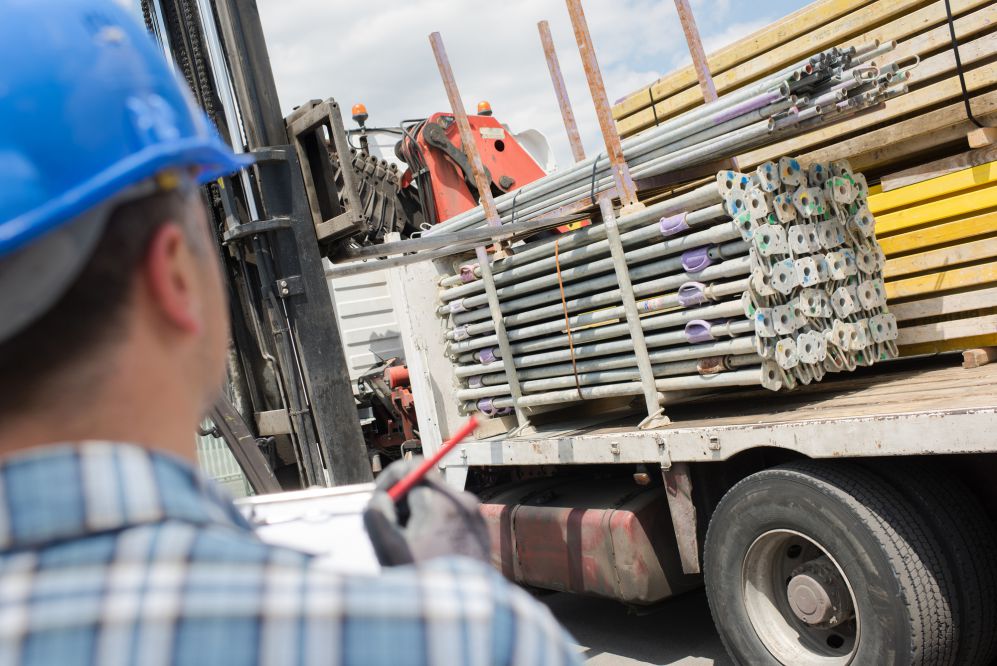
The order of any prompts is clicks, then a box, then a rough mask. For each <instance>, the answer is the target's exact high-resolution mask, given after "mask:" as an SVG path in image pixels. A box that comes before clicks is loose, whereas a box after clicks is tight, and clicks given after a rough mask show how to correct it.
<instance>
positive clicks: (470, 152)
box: [429, 32, 502, 227]
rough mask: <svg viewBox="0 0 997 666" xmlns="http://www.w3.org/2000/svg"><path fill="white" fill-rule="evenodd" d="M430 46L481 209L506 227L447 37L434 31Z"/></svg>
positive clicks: (493, 222) (487, 217)
mask: <svg viewBox="0 0 997 666" xmlns="http://www.w3.org/2000/svg"><path fill="white" fill-rule="evenodd" d="M429 43H430V44H431V45H432V47H433V55H434V56H436V65H437V66H438V67H439V69H440V77H441V78H442V79H443V87H444V88H445V89H446V91H447V99H448V100H450V108H451V109H452V110H453V114H454V118H456V120H457V129H458V130H459V131H460V142H461V145H462V147H463V149H464V153H465V154H466V155H467V158H468V161H469V162H470V166H471V173H472V174H473V175H474V182H475V184H476V185H477V187H478V195H479V196H480V197H481V207H482V208H483V209H484V211H485V220H486V221H487V222H488V224H490V225H491V226H493V227H497V226H499V225H501V224H502V221H501V220H500V219H499V214H498V210H496V208H495V200H494V199H493V198H492V192H491V180H490V179H489V178H488V176H487V175H486V174H485V165H484V163H482V161H481V155H480V154H479V153H478V147H477V144H476V143H475V142H474V137H473V136H472V134H471V124H470V123H469V122H468V120H467V113H466V112H465V111H464V102H463V101H462V100H461V98H460V90H458V89H457V81H456V79H454V75H453V70H452V69H451V68H450V60H449V58H447V51H446V48H445V47H444V46H443V38H442V37H441V36H440V33H438V32H434V33H433V34H431V35H430V36H429Z"/></svg>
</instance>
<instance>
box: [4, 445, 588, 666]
mask: <svg viewBox="0 0 997 666" xmlns="http://www.w3.org/2000/svg"><path fill="white" fill-rule="evenodd" d="M578 661H579V657H578V655H577V654H576V652H575V649H574V648H573V647H572V645H571V643H570V638H569V637H568V635H567V634H566V633H565V632H564V631H563V630H562V629H561V628H560V627H559V626H558V624H557V622H556V621H555V620H554V618H553V617H552V616H551V615H550V613H549V611H547V609H546V608H545V607H543V606H541V605H540V604H538V603H536V602H535V601H534V600H533V599H532V598H530V597H529V596H528V595H527V594H526V593H524V592H523V591H521V590H519V589H517V588H516V587H514V586H512V585H510V584H509V583H507V582H506V581H505V580H504V579H503V578H502V577H501V576H500V575H499V574H498V573H497V572H495V571H494V570H492V569H491V568H490V567H487V566H485V565H483V564H480V563H477V562H473V561H470V560H466V559H460V558H444V559H438V560H434V561H432V562H430V563H427V564H425V565H422V566H420V567H396V568H393V569H390V570H386V571H385V572H384V573H383V574H382V575H380V576H377V577H372V578H361V577H344V576H341V575H337V574H335V573H332V572H330V571H328V570H326V569H323V568H322V566H321V564H318V563H317V562H316V560H315V558H313V557H311V556H309V555H306V554H304V553H299V552H297V551H293V550H289V549H286V548H279V547H274V546H271V545H267V544H264V543H262V542H261V541H260V540H259V539H258V538H257V537H256V536H255V534H254V533H253V532H252V529H251V528H250V526H249V524H248V523H247V522H246V521H245V520H244V519H243V518H242V516H241V515H240V514H239V513H238V512H237V511H236V509H235V508H234V507H233V506H232V504H231V502H230V501H228V500H227V499H225V498H224V497H223V496H222V495H221V493H220V492H219V491H218V490H217V489H216V487H215V485H214V483H213V482H211V481H208V480H206V479H204V478H203V477H201V476H200V475H199V474H198V473H196V472H195V471H194V470H193V469H191V468H190V467H189V466H187V465H186V464H185V463H183V462H181V461H179V460H178V459H174V458H171V457H168V456H164V455H161V454H157V453H153V452H149V451H146V450H144V449H142V448H138V447H134V446H128V445H123V444H110V443H103V442H87V443H83V444H77V445H53V446H47V447H44V448H40V449H35V450H33V451H30V452H25V453H23V454H19V455H16V456H13V457H10V458H8V459H6V460H4V461H3V462H0V664H2V665H6V664H31V665H34V664H37V665H39V666H42V665H45V666H49V665H58V666H68V665H72V664H99V665H100V666H116V665H117V664H140V665H142V666H155V665H157V664H211V665H212V666H226V665H228V664H302V665H305V664H323V665H324V664H365V665H366V664H390V665H391V666H399V665H401V664H448V665H449V664H481V665H482V666H485V665H489V664H551V665H555V664H574V663H578Z"/></svg>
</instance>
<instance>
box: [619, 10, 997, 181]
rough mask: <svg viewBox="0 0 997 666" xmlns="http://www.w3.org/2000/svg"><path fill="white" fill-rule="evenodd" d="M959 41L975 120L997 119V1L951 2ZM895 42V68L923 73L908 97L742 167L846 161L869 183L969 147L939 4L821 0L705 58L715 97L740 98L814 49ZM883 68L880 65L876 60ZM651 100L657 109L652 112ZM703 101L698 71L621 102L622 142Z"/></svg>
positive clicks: (775, 148)
mask: <svg viewBox="0 0 997 666" xmlns="http://www.w3.org/2000/svg"><path fill="white" fill-rule="evenodd" d="M951 8H952V12H953V16H954V19H955V21H954V25H955V31H956V36H957V37H958V39H959V41H960V44H961V46H960V54H961V56H962V63H963V68H964V71H965V73H966V84H967V88H968V90H969V94H970V96H971V104H972V109H973V112H974V114H975V115H976V116H977V117H978V118H979V119H981V120H983V121H988V120H990V121H991V122H992V120H993V119H995V118H997V62H994V52H995V48H994V40H997V35H995V34H994V33H995V32H997V3H995V2H994V1H993V0H951ZM873 40H879V42H880V43H887V42H890V41H896V42H897V48H896V50H895V51H894V52H893V53H891V54H890V59H891V60H898V59H903V58H908V59H910V60H909V61H910V62H912V63H913V62H915V61H916V59H920V65H919V66H918V67H916V68H914V69H912V70H910V71H908V72H901V73H900V74H899V75H900V76H901V77H909V78H908V79H907V83H908V85H909V87H910V94H908V95H904V96H902V97H899V98H896V99H893V100H889V101H887V102H886V104H885V106H884V107H883V108H881V109H879V110H877V111H874V112H871V113H866V114H863V115H860V116H857V117H855V118H852V119H849V120H847V121H845V122H843V123H840V124H838V125H836V126H834V127H827V128H818V129H814V130H813V131H811V132H807V133H805V134H803V135H801V136H795V137H791V138H788V139H786V140H783V141H778V142H774V143H771V144H769V145H766V146H763V147H761V148H757V149H753V150H751V151H749V152H746V153H744V154H742V155H739V156H738V164H739V166H740V168H741V169H752V168H754V167H755V166H757V165H758V164H761V163H763V162H766V161H770V160H773V159H778V157H779V156H780V155H786V154H793V155H799V156H800V159H801V161H802V162H804V163H805V164H809V163H815V162H829V161H834V160H839V159H847V160H849V162H850V163H851V164H852V167H853V168H855V169H857V170H861V171H862V172H863V173H865V174H866V175H867V177H868V178H869V180H870V182H875V181H876V180H878V178H879V176H881V175H883V174H885V173H888V172H890V171H893V170H896V169H899V168H904V167H907V166H910V165H912V164H917V163H920V162H924V161H927V159H937V158H941V157H946V156H949V155H954V154H956V153H958V152H961V151H964V150H965V149H966V141H965V137H966V134H967V133H968V132H969V131H970V130H972V129H974V126H973V125H972V124H971V123H970V122H969V120H968V119H967V117H966V112H965V108H964V106H963V102H962V95H961V89H960V85H959V80H958V77H957V73H956V64H955V56H954V54H953V52H952V49H951V43H950V36H949V26H948V22H947V19H946V12H945V4H944V2H943V1H942V0H933V1H925V0H875V1H870V0H819V1H818V2H815V3H813V4H811V5H809V6H807V7H805V8H803V9H801V10H800V11H798V12H795V13H794V14H791V15H790V16H787V17H786V18H784V19H782V20H780V21H778V22H777V23H774V24H772V25H770V26H768V27H766V28H764V29H762V30H760V31H758V32H756V33H754V34H752V35H750V36H748V37H746V38H745V39H742V40H740V41H738V42H736V43H734V44H732V45H730V46H728V47H726V48H724V49H721V50H720V51H717V52H716V53H713V54H712V55H710V56H709V57H708V62H709V66H710V70H711V72H712V74H713V77H714V82H715V84H716V88H717V91H718V92H719V93H720V94H721V95H723V94H727V93H731V92H733V91H736V90H738V89H740V88H742V87H744V86H747V85H749V84H751V83H752V82H754V81H757V80H759V79H760V78H763V77H765V76H767V75H770V74H771V73H772V72H775V71H778V70H780V69H782V68H785V67H788V66H791V65H793V64H795V63H798V62H800V61H801V60H803V59H804V58H805V57H806V56H807V54H810V53H813V52H814V51H815V50H817V49H822V48H828V47H835V46H846V45H851V44H856V43H867V42H869V41H873ZM876 64H877V65H878V64H881V63H879V62H876ZM652 102H653V104H652ZM702 103H703V97H702V93H701V92H700V89H699V86H698V83H697V80H696V76H695V72H694V70H693V69H692V67H691V66H689V67H686V68H684V69H681V70H678V71H675V72H672V73H670V74H667V75H666V76H664V77H662V78H660V79H659V80H658V81H656V82H654V83H653V84H651V85H650V86H648V87H647V88H643V89H641V90H638V91H636V92H634V93H632V94H631V95H629V96H627V97H625V98H624V99H622V100H620V101H619V102H618V103H617V104H616V106H615V107H614V108H613V114H614V117H615V118H616V121H617V126H618V128H619V130H620V133H621V135H622V136H624V137H627V136H632V135H634V134H637V133H639V132H641V131H644V130H646V129H647V128H650V127H653V126H655V125H656V124H660V123H661V122H663V121H665V120H667V119H669V118H672V117H674V116H676V115H677V114H681V113H683V112H686V111H688V110H689V109H691V108H695V107H697V106H699V105H701V104H702Z"/></svg>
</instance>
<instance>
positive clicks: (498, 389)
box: [454, 354, 762, 400]
mask: <svg viewBox="0 0 997 666" xmlns="http://www.w3.org/2000/svg"><path fill="white" fill-rule="evenodd" d="M722 362H723V364H724V367H726V368H727V369H728V370H729V369H732V368H742V367H747V366H752V365H760V364H761V363H762V358H761V357H760V356H758V355H757V354H747V355H744V356H732V357H728V358H725V359H723V360H722ZM700 366H701V364H700V362H699V361H698V360H689V361H676V362H674V363H661V364H657V365H654V366H652V369H653V371H654V376H655V377H656V378H661V377H675V376H680V375H691V374H702V373H700ZM570 373H571V371H570V370H569V374H567V375H561V376H554V377H548V378H545V379H534V380H528V381H522V382H521V383H520V386H521V387H522V389H523V392H524V394H531V393H542V392H546V391H555V390H558V389H565V388H571V387H573V386H575V382H576V377H575V376H574V375H573V374H570ZM639 379H640V371H639V370H638V369H637V367H636V366H635V365H634V358H633V357H632V356H631V358H630V365H629V366H624V367H622V368H615V369H613V368H603V369H600V370H595V371H592V372H585V373H579V374H578V376H577V381H578V383H579V384H580V385H582V386H591V385H593V384H611V383H618V382H628V381H635V380H639ZM504 395H509V385H508V384H493V385H487V386H481V387H478V388H465V389H458V390H457V391H455V392H454V397H455V398H456V399H457V400H480V399H481V398H493V397H497V396H504Z"/></svg>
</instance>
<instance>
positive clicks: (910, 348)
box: [900, 334, 997, 356]
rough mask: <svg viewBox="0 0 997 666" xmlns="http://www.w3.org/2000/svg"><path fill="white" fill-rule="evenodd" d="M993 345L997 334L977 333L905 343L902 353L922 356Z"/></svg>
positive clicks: (996, 339) (901, 349) (901, 348)
mask: <svg viewBox="0 0 997 666" xmlns="http://www.w3.org/2000/svg"><path fill="white" fill-rule="evenodd" d="M993 345H997V334H991V335H975V336H971V337H968V338H959V339H956V340H939V341H935V342H924V343H921V344H918V345H904V346H902V347H900V355H901V356H921V355H924V354H942V353H945V352H952V351H962V350H963V349H971V348H973V347H990V346H993Z"/></svg>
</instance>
